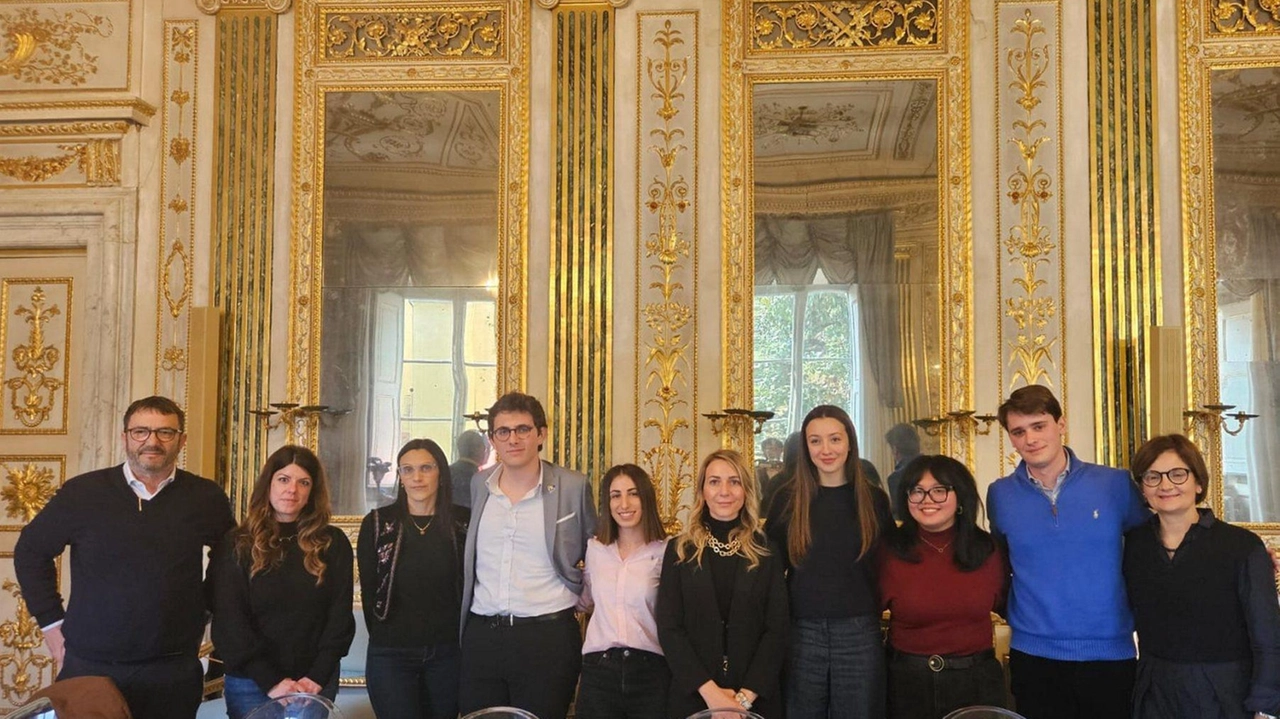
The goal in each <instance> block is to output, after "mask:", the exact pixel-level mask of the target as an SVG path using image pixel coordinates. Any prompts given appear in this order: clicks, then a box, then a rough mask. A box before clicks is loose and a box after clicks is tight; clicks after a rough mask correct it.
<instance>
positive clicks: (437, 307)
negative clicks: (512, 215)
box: [319, 90, 501, 516]
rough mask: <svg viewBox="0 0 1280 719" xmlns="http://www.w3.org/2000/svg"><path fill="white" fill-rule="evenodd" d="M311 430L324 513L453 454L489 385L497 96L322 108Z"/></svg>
mask: <svg viewBox="0 0 1280 719" xmlns="http://www.w3.org/2000/svg"><path fill="white" fill-rule="evenodd" d="M324 107H325V112H326V115H325V128H326V129H325V143H324V144H325V160H324V205H323V210H322V213H321V216H322V217H323V218H324V222H323V225H324V244H323V259H324V292H323V297H324V306H323V308H322V313H321V314H322V327H321V347H322V349H321V369H320V374H321V377H320V401H321V403H322V404H326V405H329V406H331V407H334V408H337V409H346V410H350V413H349V414H346V415H344V416H341V417H334V418H326V419H325V421H324V422H322V423H321V428H320V437H319V450H320V456H321V459H322V460H324V462H325V467H326V469H327V470H328V471H329V472H330V474H331V484H332V486H333V489H332V492H333V501H334V512H335V514H337V515H340V516H360V515H363V514H364V513H365V512H366V511H368V510H369V509H370V508H372V507H375V506H378V505H382V504H386V503H388V502H389V501H391V499H392V498H393V497H394V495H395V487H396V485H395V472H394V471H393V469H392V465H393V464H394V462H395V455H396V452H397V451H399V448H400V447H401V446H402V445H403V444H404V443H405V442H406V441H408V440H409V439H414V438H421V437H425V438H429V439H433V440H435V441H436V442H437V443H438V444H439V445H440V446H441V447H442V448H444V450H445V452H446V454H447V455H448V457H449V459H450V461H453V460H454V459H455V458H456V457H457V454H458V453H457V449H456V446H455V445H456V440H457V438H458V436H459V435H461V434H462V432H463V431H465V430H466V429H467V428H468V427H467V425H468V424H469V423H468V422H467V420H465V419H464V418H463V415H464V414H466V413H468V412H472V411H475V410H478V409H484V408H486V407H488V406H489V405H490V404H491V403H492V402H493V399H494V397H495V396H496V387H497V324H496V311H497V308H496V303H495V299H494V298H495V295H496V292H497V245H498V234H499V232H500V231H501V230H500V226H499V216H500V207H499V200H498V197H499V194H498V189H499V188H498V170H499V166H500V164H501V162H500V158H501V147H500V145H499V142H500V132H499V128H500V124H499V113H500V96H499V93H498V91H496V90H482V91H452V90H450V91H444V90H438V91H370V92H348V91H342V92H330V93H327V94H326V96H325V102H324Z"/></svg>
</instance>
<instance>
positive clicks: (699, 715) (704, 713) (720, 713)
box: [688, 707, 764, 719]
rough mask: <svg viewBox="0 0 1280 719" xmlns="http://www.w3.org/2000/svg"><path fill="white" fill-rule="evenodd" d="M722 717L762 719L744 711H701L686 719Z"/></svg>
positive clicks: (722, 718) (734, 709)
mask: <svg viewBox="0 0 1280 719" xmlns="http://www.w3.org/2000/svg"><path fill="white" fill-rule="evenodd" d="M724 717H743V719H764V717H762V716H760V715H759V714H756V713H755V712H751V711H747V710H746V709H738V708H736V707H735V708H733V709H703V710H702V711H700V712H698V713H697V714H690V715H689V718H688V719H724Z"/></svg>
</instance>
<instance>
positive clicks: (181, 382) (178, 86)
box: [155, 20, 199, 407]
mask: <svg viewBox="0 0 1280 719" xmlns="http://www.w3.org/2000/svg"><path fill="white" fill-rule="evenodd" d="M198 40H199V38H198V32H197V23H196V22H195V21H194V20H170V21H166V22H165V24H164V43H165V47H164V58H165V64H164V85H163V97H164V105H162V106H161V117H162V120H161V122H162V125H163V133H164V134H163V138H162V140H161V145H160V147H161V151H162V152H163V153H164V154H163V157H162V158H161V165H160V200H159V201H160V207H159V215H160V241H159V242H158V243H157V245H158V249H157V253H158V257H157V258H156V260H157V264H156V266H157V267H159V272H160V282H159V296H158V298H157V302H156V360H155V367H156V370H155V372H156V374H155V391H156V393H157V394H162V395H165V396H168V397H173V398H174V399H175V400H176V401H177V402H178V404H179V405H182V406H184V407H185V406H186V404H187V403H186V397H187V362H188V350H189V340H190V332H191V327H190V325H191V313H190V310H191V282H192V262H193V257H192V253H193V251H194V248H195V238H194V237H193V236H192V226H193V218H194V217H195V213H196V211H197V208H196V199H195V182H196V156H195V154H194V153H193V152H192V151H191V148H192V147H193V146H194V145H195V140H196V94H195V92H194V91H195V88H196V86H197V78H198V63H197V58H198V57H199V53H198V45H197V43H198Z"/></svg>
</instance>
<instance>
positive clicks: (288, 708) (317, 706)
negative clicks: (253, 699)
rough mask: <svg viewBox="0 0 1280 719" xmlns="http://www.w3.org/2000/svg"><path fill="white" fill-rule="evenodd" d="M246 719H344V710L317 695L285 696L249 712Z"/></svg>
mask: <svg viewBox="0 0 1280 719" xmlns="http://www.w3.org/2000/svg"><path fill="white" fill-rule="evenodd" d="M245 719H342V710H340V709H338V707H336V706H334V705H333V702H331V701H329V700H328V699H326V698H324V697H322V696H318V695H316V694H285V695H284V696H282V697H279V698H277V699H272V700H271V701H269V702H267V703H266V704H263V705H262V706H260V707H258V708H257V709H254V710H253V711H251V712H249V715H248V716H246V717H245Z"/></svg>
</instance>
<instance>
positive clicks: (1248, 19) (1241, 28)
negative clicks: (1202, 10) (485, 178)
mask: <svg viewBox="0 0 1280 719" xmlns="http://www.w3.org/2000/svg"><path fill="white" fill-rule="evenodd" d="M1206 4H1207V5H1208V7H1207V8H1206V13H1207V15H1206V17H1209V18H1212V19H1213V22H1212V24H1211V25H1210V27H1209V32H1210V33H1211V34H1214V35H1231V36H1237V37H1238V36H1241V35H1245V36H1247V35H1250V34H1254V35H1274V34H1280V2H1277V0H1206Z"/></svg>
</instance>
